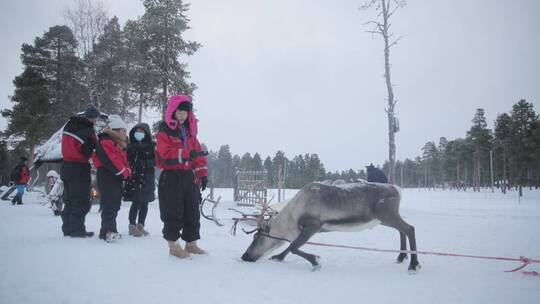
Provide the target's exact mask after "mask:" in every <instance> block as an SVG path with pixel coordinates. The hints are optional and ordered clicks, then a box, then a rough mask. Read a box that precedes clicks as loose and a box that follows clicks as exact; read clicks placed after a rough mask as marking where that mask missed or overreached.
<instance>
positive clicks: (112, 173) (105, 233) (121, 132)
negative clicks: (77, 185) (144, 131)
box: [92, 115, 131, 242]
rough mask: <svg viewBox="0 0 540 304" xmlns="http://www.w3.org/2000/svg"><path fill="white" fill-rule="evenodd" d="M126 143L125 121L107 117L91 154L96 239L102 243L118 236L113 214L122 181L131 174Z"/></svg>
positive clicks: (121, 190)
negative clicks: (98, 216) (94, 171)
mask: <svg viewBox="0 0 540 304" xmlns="http://www.w3.org/2000/svg"><path fill="white" fill-rule="evenodd" d="M126 146H127V134H126V124H125V123H124V121H123V120H122V119H121V118H120V116H118V115H111V116H109V128H108V129H105V130H104V131H103V133H102V134H100V135H99V140H98V143H97V145H96V151H95V152H94V155H93V156H92V161H93V162H94V166H95V167H96V168H97V185H98V189H99V193H100V196H101V206H102V210H101V230H100V231H99V238H100V239H102V240H105V241H106V242H113V241H115V240H117V239H119V238H121V235H120V234H119V233H118V230H117V229H116V216H117V215H118V211H119V210H120V205H121V203H122V194H123V189H124V185H123V182H124V180H127V179H128V177H129V176H130V175H131V169H130V166H129V163H128V160H127V154H126V151H125V148H126Z"/></svg>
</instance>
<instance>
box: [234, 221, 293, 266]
mask: <svg viewBox="0 0 540 304" xmlns="http://www.w3.org/2000/svg"><path fill="white" fill-rule="evenodd" d="M271 231H272V221H271V220H264V221H263V222H261V225H260V226H259V228H257V230H255V231H252V232H251V233H253V232H255V234H254V235H253V241H252V242H251V244H250V245H249V247H248V249H247V250H246V252H245V253H244V254H243V255H242V260H244V261H246V262H255V261H257V260H258V259H260V258H261V257H263V256H265V255H267V254H270V253H271V252H272V251H273V250H275V249H276V248H277V247H279V246H280V245H281V244H282V243H283V241H282V240H279V239H275V238H272V237H270V236H272V232H271Z"/></svg>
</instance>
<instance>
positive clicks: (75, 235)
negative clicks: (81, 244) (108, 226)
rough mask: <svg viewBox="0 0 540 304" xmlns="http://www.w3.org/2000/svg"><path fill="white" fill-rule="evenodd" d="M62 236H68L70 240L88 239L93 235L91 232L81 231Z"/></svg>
mask: <svg viewBox="0 0 540 304" xmlns="http://www.w3.org/2000/svg"><path fill="white" fill-rule="evenodd" d="M64 236H70V237H72V238H89V237H93V236H94V233H93V232H92V231H81V232H71V233H64Z"/></svg>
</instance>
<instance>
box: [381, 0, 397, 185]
mask: <svg viewBox="0 0 540 304" xmlns="http://www.w3.org/2000/svg"><path fill="white" fill-rule="evenodd" d="M386 2H387V0H381V4H382V11H383V21H384V24H383V31H382V34H383V38H384V78H385V79H386V89H387V90H388V109H387V114H388V182H389V183H390V184H393V183H394V182H395V177H396V143H395V133H396V129H395V125H394V122H395V119H394V106H395V103H394V91H393V89H392V81H391V78H390V46H389V44H388V40H389V34H388V18H389V17H390V16H389V14H390V12H388V6H387V4H386Z"/></svg>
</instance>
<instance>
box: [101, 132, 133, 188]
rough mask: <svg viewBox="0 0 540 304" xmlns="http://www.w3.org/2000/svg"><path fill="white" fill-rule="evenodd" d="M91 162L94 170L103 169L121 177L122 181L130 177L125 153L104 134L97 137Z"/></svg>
mask: <svg viewBox="0 0 540 304" xmlns="http://www.w3.org/2000/svg"><path fill="white" fill-rule="evenodd" d="M92 161H93V162H94V166H95V167H96V168H105V169H107V170H109V171H111V173H112V174H114V175H118V176H122V178H123V179H127V178H128V177H129V176H130V175H131V169H130V166H129V162H128V160H127V153H126V151H124V149H122V148H121V147H120V146H119V145H117V144H116V142H115V141H114V140H113V139H112V137H111V136H109V135H107V134H105V133H103V134H101V135H99V141H98V143H97V145H96V151H95V152H94V154H93V155H92Z"/></svg>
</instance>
